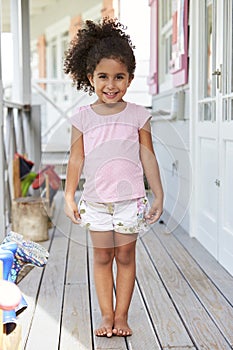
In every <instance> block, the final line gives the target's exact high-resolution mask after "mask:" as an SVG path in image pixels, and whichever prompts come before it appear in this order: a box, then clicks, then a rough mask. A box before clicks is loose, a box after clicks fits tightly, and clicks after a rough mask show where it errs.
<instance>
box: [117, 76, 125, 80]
mask: <svg viewBox="0 0 233 350" xmlns="http://www.w3.org/2000/svg"><path fill="white" fill-rule="evenodd" d="M116 78H117V80H121V79H124V77H123V75H117V76H116Z"/></svg>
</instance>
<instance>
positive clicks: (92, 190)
mask: <svg viewBox="0 0 233 350" xmlns="http://www.w3.org/2000/svg"><path fill="white" fill-rule="evenodd" d="M150 117H151V116H150V113H149V112H148V111H147V110H146V109H145V108H144V107H142V106H139V105H136V104H134V103H129V102H128V103H127V104H126V107H125V109H124V110H123V111H121V112H119V113H117V114H111V115H100V114H97V113H96V112H95V111H94V110H93V109H92V108H91V107H90V106H85V107H81V108H78V109H77V111H76V113H75V114H74V115H73V116H72V117H71V119H70V121H71V124H72V125H73V126H74V127H76V128H77V129H79V130H80V131H81V132H82V133H83V143H84V154H85V160H84V167H83V173H84V177H85V180H86V181H85V184H84V190H83V198H84V199H85V200H86V201H90V202H100V203H109V202H118V201H122V200H130V199H135V198H140V197H143V196H145V187H144V181H143V169H142V164H141V160H140V156H139V149H140V145H139V129H141V128H142V127H143V126H144V124H145V123H146V121H147V120H148V119H150Z"/></svg>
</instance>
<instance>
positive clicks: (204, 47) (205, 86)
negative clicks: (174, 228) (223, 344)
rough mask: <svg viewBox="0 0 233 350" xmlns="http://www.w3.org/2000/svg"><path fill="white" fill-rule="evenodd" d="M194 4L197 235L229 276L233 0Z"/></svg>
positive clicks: (232, 257)
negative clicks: (196, 16) (196, 22)
mask: <svg viewBox="0 0 233 350" xmlns="http://www.w3.org/2000/svg"><path fill="white" fill-rule="evenodd" d="M199 7H200V9H199V10H200V18H199V21H200V22H199V28H201V24H202V23H205V30H204V31H202V30H200V32H199V39H200V49H199V50H200V51H199V56H200V57H203V60H201V63H200V66H199V89H198V90H199V99H198V111H199V113H198V120H197V123H196V155H197V156H196V164H197V169H198V171H197V182H196V185H197V188H198V189H197V191H198V194H197V197H198V200H197V208H198V210H197V238H198V239H199V240H200V241H201V243H202V244H203V245H204V246H205V248H206V249H207V250H208V251H209V252H210V253H211V254H213V255H214V256H215V257H216V258H217V260H218V261H219V262H220V263H221V264H222V265H223V266H224V267H225V268H226V269H227V270H228V271H229V272H230V273H231V274H232V275H233V216H232V214H233V213H232V194H233V39H232V38H233V29H232V23H233V15H232V14H233V4H232V0H225V1H218V0H205V1H201V0H200V1H199ZM215 48H218V50H216V49H215ZM211 72H212V73H211Z"/></svg>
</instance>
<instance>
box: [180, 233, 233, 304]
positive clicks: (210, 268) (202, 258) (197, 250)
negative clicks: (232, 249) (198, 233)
mask: <svg viewBox="0 0 233 350" xmlns="http://www.w3.org/2000/svg"><path fill="white" fill-rule="evenodd" d="M173 234H174V236H175V237H176V238H177V239H178V241H179V242H180V243H181V244H182V245H183V247H184V248H185V249H186V250H187V251H188V252H189V254H190V255H191V256H192V257H193V259H195V261H196V263H197V264H198V265H199V266H200V268H201V269H202V270H203V271H204V272H205V273H206V274H207V276H208V277H209V278H210V280H211V281H212V282H213V283H214V285H215V286H216V287H217V288H218V289H219V290H220V291H221V293H222V294H223V295H224V297H225V298H226V299H227V300H228V301H229V302H230V303H231V304H232V305H233V293H232V290H233V276H231V275H230V274H229V273H228V272H227V271H226V270H225V269H224V267H223V266H221V265H220V264H219V263H218V261H217V260H216V259H215V258H214V257H213V256H212V255H211V254H210V253H209V252H208V251H207V250H206V249H205V248H204V247H203V245H201V244H200V243H199V242H198V241H197V240H196V239H195V238H191V237H189V235H188V234H187V232H185V231H184V230H183V229H182V228H181V227H178V228H177V229H176V230H175V231H174V232H173Z"/></svg>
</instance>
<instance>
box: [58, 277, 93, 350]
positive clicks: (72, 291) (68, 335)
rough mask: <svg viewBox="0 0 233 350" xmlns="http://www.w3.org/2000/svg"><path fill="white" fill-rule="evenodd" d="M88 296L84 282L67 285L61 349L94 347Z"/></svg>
mask: <svg viewBox="0 0 233 350" xmlns="http://www.w3.org/2000/svg"><path fill="white" fill-rule="evenodd" d="M88 297H89V295H88V289H87V285H86V284H84V283H78V284H71V285H66V286H65V300H64V308H63V318H62V329H61V341H60V347H59V349H60V350H68V349H70V350H72V349H80V350H87V349H88V350H89V349H92V336H91V333H92V331H91V322H90V309H89V301H88Z"/></svg>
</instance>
